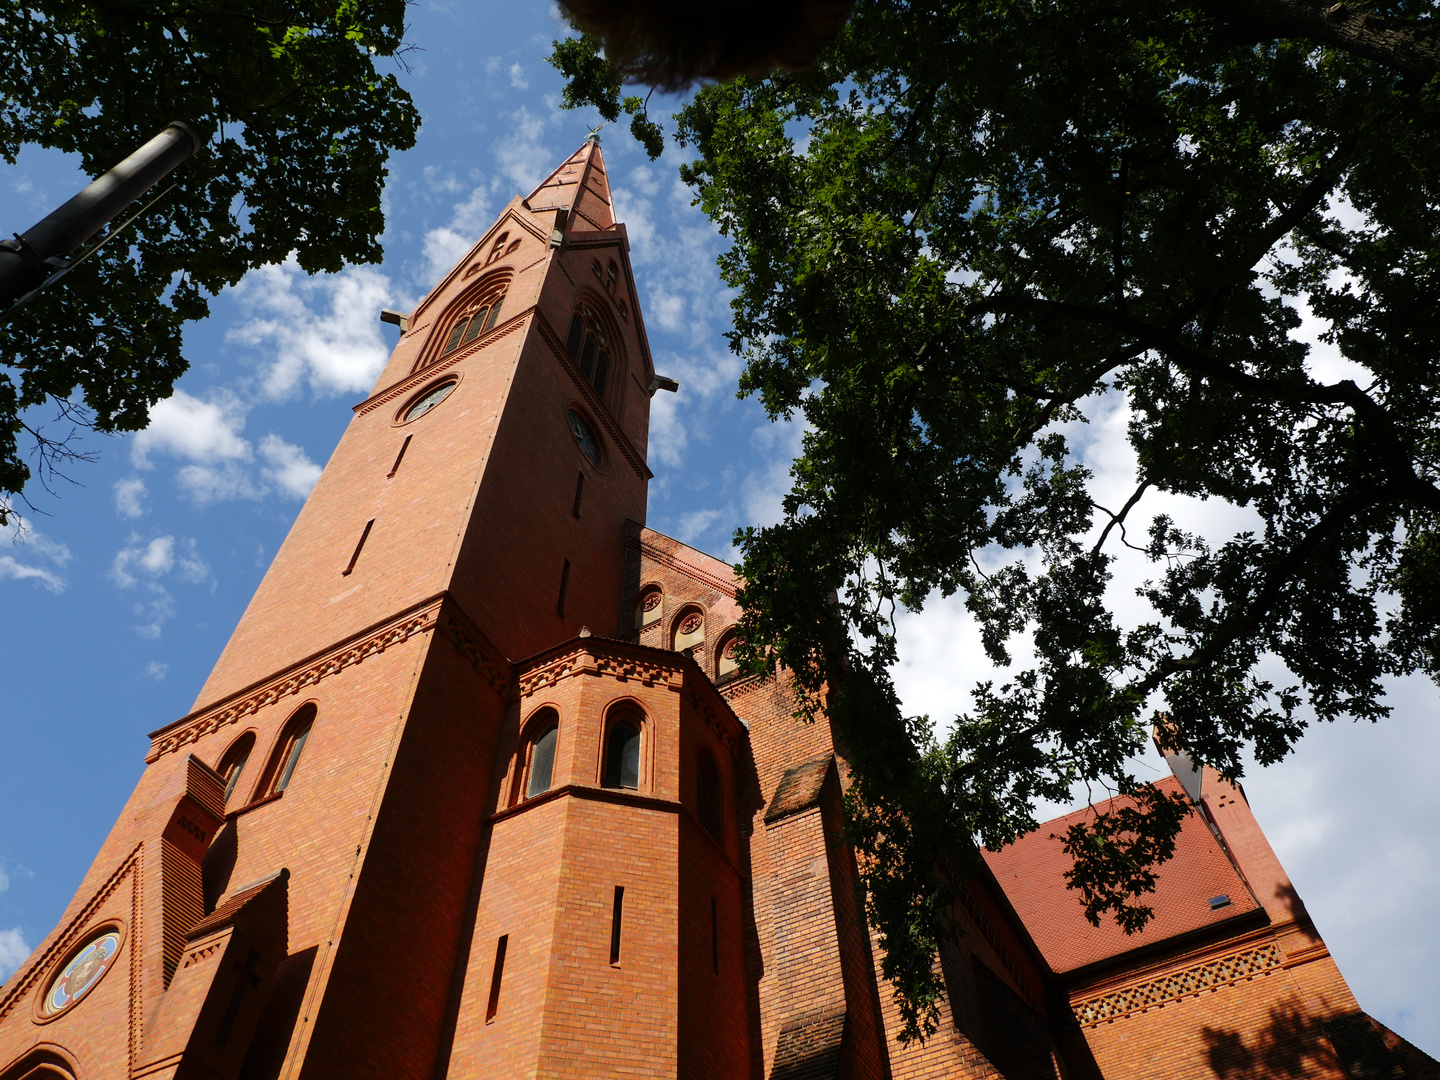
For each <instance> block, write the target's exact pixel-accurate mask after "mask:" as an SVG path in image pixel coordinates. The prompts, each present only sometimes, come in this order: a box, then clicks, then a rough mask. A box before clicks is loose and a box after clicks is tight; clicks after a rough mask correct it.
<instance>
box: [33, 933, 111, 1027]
mask: <svg viewBox="0 0 1440 1080" xmlns="http://www.w3.org/2000/svg"><path fill="white" fill-rule="evenodd" d="M119 951H120V931H119V930H114V929H112V930H106V931H105V932H104V933H103V934H101V935H99V936H98V937H96V938H95V939H93V940H92V941H90V942H88V943H87V944H86V946H85V947H84V948H83V949H81V950H80V951H79V952H78V953H76V954H75V955H74V956H73V957H71V959H70V962H69V963H68V964H66V965H65V968H64V970H63V971H61V972H60V975H59V977H58V978H56V980H55V981H54V982H53V983H51V984H50V989H49V991H48V992H47V993H46V994H45V1012H46V1013H48V1014H50V1015H51V1016H53V1015H55V1014H56V1013H58V1012H61V1011H62V1010H64V1009H68V1008H69V1007H70V1006H71V1005H74V1004H75V1002H77V1001H79V1000H80V999H81V998H82V997H84V996H85V995H86V994H88V993H89V992H90V990H91V988H92V987H94V986H95V984H96V983H98V982H99V981H100V977H101V976H102V975H104V974H105V972H107V971H108V970H110V964H111V962H112V961H113V960H114V959H115V954H116V953H118V952H119Z"/></svg>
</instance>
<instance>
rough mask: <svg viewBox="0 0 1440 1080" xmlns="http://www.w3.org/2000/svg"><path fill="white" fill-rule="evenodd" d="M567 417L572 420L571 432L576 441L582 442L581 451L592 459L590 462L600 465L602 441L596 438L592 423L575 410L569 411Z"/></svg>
mask: <svg viewBox="0 0 1440 1080" xmlns="http://www.w3.org/2000/svg"><path fill="white" fill-rule="evenodd" d="M565 418H566V419H567V420H569V421H570V434H571V435H574V436H575V441H576V442H577V443H579V444H580V449H581V451H582V452H583V453H584V454H585V456H586V457H587V458H589V459H590V464H592V465H599V464H600V442H599V440H598V439H596V438H595V433H594V432H593V431H591V430H590V425H589V424H587V423H585V421H584V420H582V419H581V418H580V416H579V415H578V414H576V413H574V412H567V413H566V414H565Z"/></svg>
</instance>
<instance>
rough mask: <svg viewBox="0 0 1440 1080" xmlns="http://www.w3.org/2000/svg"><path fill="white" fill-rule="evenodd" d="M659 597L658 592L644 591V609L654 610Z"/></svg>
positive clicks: (657, 604) (658, 603)
mask: <svg viewBox="0 0 1440 1080" xmlns="http://www.w3.org/2000/svg"><path fill="white" fill-rule="evenodd" d="M660 599H661V597H660V594H659V593H658V592H651V593H646V594H645V610H646V611H654V610H655V609H656V608H657V607H659V606H660Z"/></svg>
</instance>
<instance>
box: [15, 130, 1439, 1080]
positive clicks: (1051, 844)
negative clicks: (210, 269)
mask: <svg viewBox="0 0 1440 1080" xmlns="http://www.w3.org/2000/svg"><path fill="white" fill-rule="evenodd" d="M384 317H385V318H387V319H388V320H389V321H394V322H397V323H398V324H399V326H400V330H401V338H400V342H399V344H398V345H397V346H396V348H395V351H394V353H393V355H392V356H391V358H390V360H389V362H388V364H387V365H386V367H385V370H384V371H383V372H382V373H381V375H380V377H379V379H378V381H377V383H376V385H375V389H374V391H373V393H372V394H371V395H370V396H369V397H368V398H366V399H365V400H364V401H362V402H360V403H359V404H358V405H356V406H355V409H354V414H355V415H354V418H353V419H352V421H351V423H350V425H349V427H348V429H347V430H346V432H345V434H344V436H343V437H342V439H341V440H340V443H339V445H338V446H337V447H336V449H335V452H334V454H333V455H332V457H331V459H330V461H329V463H328V464H327V466H326V468H325V471H324V473H323V475H322V476H321V478H320V480H319V483H318V484H317V485H316V487H315V489H314V491H313V493H312V494H311V496H310V498H309V500H308V501H307V502H306V504H305V506H304V508H303V509H302V510H301V512H300V514H299V516H298V517H297V518H296V521H295V524H294V526H293V527H292V529H291V531H290V534H289V536H288V537H287V538H286V540H285V543H284V545H283V546H282V547H281V548H280V550H279V552H278V553H277V554H276V557H275V561H274V562H273V564H272V565H271V567H270V569H269V571H268V572H267V573H266V575H265V578H264V580H263V581H262V582H261V584H260V587H259V589H258V590H257V591H256V594H255V596H254V598H253V600H252V601H251V603H250V605H249V607H248V608H247V609H246V611H245V614H244V615H243V617H242V618H241V620H240V623H239V625H238V626H237V627H236V629H235V632H234V634H233V636H232V637H231V639H230V641H229V643H228V644H227V645H226V647H225V650H224V652H223V653H222V654H221V656H220V659H219V661H218V662H217V663H216V665H215V669H214V671H213V672H212V673H211V674H210V677H209V679H208V680H207V681H206V683H205V685H204V687H203V688H202V690H201V691H200V695H199V697H198V698H197V699H196V701H195V705H194V708H193V710H192V711H191V712H190V713H189V715H187V716H185V717H182V718H181V719H179V720H177V721H175V722H174V723H172V724H169V725H167V726H165V727H163V728H161V729H160V730H158V731H156V732H155V733H154V734H153V735H152V737H151V739H152V741H151V747H150V751H149V754H148V756H147V758H146V762H147V767H146V770H145V772H144V774H143V775H142V777H141V779H140V782H139V783H138V785H137V786H136V788H135V791H134V793H133V794H132V795H131V797H130V799H129V801H128V802H127V803H126V805H125V807H124V809H123V811H122V812H121V814H120V817H119V820H118V821H117V822H116V823H115V826H114V828H113V829H112V831H111V833H110V835H109V837H108V838H107V839H106V841H105V843H104V845H103V846H102V848H101V850H100V852H99V854H98V855H97V856H96V859H95V862H94V864H93V865H92V866H91V868H90V870H89V872H88V873H87V874H86V876H85V878H84V880H83V881H82V883H81V885H80V888H79V890H78V892H77V893H76V895H75V898H74V899H73V900H72V901H71V903H70V905H69V907H68V908H67V909H66V911H65V913H64V916H63V917H62V918H61V920H60V923H59V925H58V926H56V928H55V929H54V930H53V931H52V932H51V933H50V935H49V936H48V937H47V938H46V939H45V940H44V941H43V942H42V943H41V944H40V946H39V948H37V949H36V950H35V952H34V954H33V955H32V956H31V957H30V959H29V960H28V961H26V963H25V964H24V965H22V967H21V968H20V969H19V971H17V972H16V973H15V975H14V976H13V977H12V978H11V980H10V981H9V982H8V983H7V984H5V985H4V986H3V987H0V1080H141V1078H156V1080H166V1078H176V1080H180V1078H185V1080H190V1078H194V1080H280V1078H286V1080H290V1078H299V1080H328V1078H331V1077H333V1078H336V1080H342V1078H343V1080H370V1078H374V1080H471V1078H479V1077H485V1078H488V1077H496V1078H506V1080H508V1078H511V1077H514V1078H521V1077H524V1078H530V1077H547V1078H548V1077H586V1078H590V1077H646V1078H652V1077H656V1078H675V1080H762V1078H763V1080H884V1078H886V1077H936V1078H939V1077H945V1078H971V1080H996V1078H999V1080H1061V1078H1062V1077H1063V1078H1074V1080H1079V1078H1082V1077H1083V1078H1087V1080H1099V1078H1102V1077H1104V1078H1113V1080H1122V1078H1124V1080H1130V1078H1134V1080H1140V1078H1147V1080H1148V1078H1149V1077H1153V1076H1160V1075H1164V1076H1174V1077H1187V1078H1190V1077H1193V1078H1195V1080H1206V1078H1213V1077H1214V1076H1217V1075H1232V1074H1233V1075H1240V1071H1236V1070H1243V1068H1244V1067H1247V1066H1245V1062H1246V1061H1250V1060H1252V1059H1254V1060H1261V1059H1262V1058H1263V1055H1264V1054H1271V1053H1272V1051H1274V1053H1283V1054H1287V1055H1290V1057H1288V1058H1286V1059H1285V1060H1295V1061H1302V1060H1303V1061H1304V1062H1305V1066H1304V1067H1305V1070H1306V1075H1308V1076H1315V1077H1326V1078H1330V1080H1346V1078H1347V1077H1348V1078H1350V1080H1354V1078H1356V1077H1359V1076H1362V1075H1363V1076H1382V1075H1383V1076H1399V1075H1404V1073H1403V1072H1396V1071H1394V1070H1393V1069H1391V1071H1384V1069H1390V1066H1391V1065H1395V1063H1394V1061H1392V1060H1391V1058H1390V1057H1387V1056H1386V1055H1389V1054H1391V1052H1392V1048H1393V1047H1400V1043H1403V1040H1399V1042H1395V1041H1394V1040H1396V1039H1398V1037H1396V1036H1394V1035H1393V1033H1389V1032H1385V1031H1384V1030H1383V1029H1381V1028H1380V1027H1379V1026H1378V1025H1375V1024H1374V1023H1373V1022H1372V1021H1370V1020H1369V1018H1368V1017H1366V1016H1365V1015H1364V1014H1363V1013H1361V1012H1359V1010H1358V1006H1357V1005H1356V1004H1355V1001H1354V998H1353V997H1352V996H1351V995H1350V992H1349V989H1348V987H1346V985H1345V983H1344V980H1343V979H1342V978H1341V977H1340V973H1339V970H1338V968H1336V967H1335V964H1334V962H1333V960H1331V959H1330V957H1329V953H1328V951H1327V950H1326V949H1325V946H1324V942H1323V941H1322V940H1321V939H1320V937H1319V934H1318V932H1317V931H1315V929H1314V926H1313V924H1312V923H1311V922H1310V921H1309V918H1308V916H1306V915H1305V913H1304V907H1303V905H1302V904H1300V903H1299V899H1298V896H1296V895H1295V891H1294V888H1293V887H1292V886H1291V885H1290V883H1289V881H1288V879H1287V878H1286V877H1285V874H1284V871H1283V869H1282V868H1281V867H1280V865H1279V862H1278V860H1276V859H1275V857H1274V854H1273V852H1271V851H1270V849H1269V846H1268V844H1266V842H1265V839H1264V837H1263V835H1262V834H1261V833H1260V831H1259V828H1258V826H1256V825H1255V822H1254V818H1253V817H1252V816H1251V815H1250V813H1249V810H1248V806H1247V805H1246V804H1245V802H1244V796H1243V793H1242V792H1240V791H1239V790H1238V788H1235V787H1233V786H1231V785H1229V784H1228V783H1226V782H1225V781H1224V780H1222V779H1221V778H1219V777H1218V776H1216V775H1213V773H1211V772H1205V771H1204V770H1203V769H1202V770H1198V771H1197V770H1195V769H1193V768H1192V769H1190V770H1189V771H1188V772H1186V773H1185V775H1186V776H1187V777H1189V781H1190V782H1191V783H1192V786H1194V792H1193V793H1192V798H1193V799H1195V800H1196V802H1197V811H1196V813H1195V814H1193V815H1191V820H1188V821H1187V825H1186V829H1185V831H1184V832H1183V833H1182V837H1181V842H1180V844H1179V849H1178V852H1177V856H1176V860H1175V863H1174V865H1173V868H1171V869H1164V870H1162V872H1161V876H1160V880H1159V883H1158V885H1157V890H1156V893H1155V894H1154V899H1153V900H1152V901H1151V902H1152V903H1154V904H1155V907H1156V910H1157V913H1158V914H1157V920H1156V923H1155V925H1154V926H1153V927H1152V928H1150V929H1148V930H1146V931H1145V932H1142V933H1141V934H1138V935H1136V936H1135V937H1134V938H1133V939H1132V938H1126V937H1125V936H1124V935H1119V934H1118V932H1115V931H1114V928H1113V927H1109V928H1104V927H1102V928H1099V929H1096V928H1093V927H1090V926H1089V924H1088V923H1086V922H1085V921H1084V920H1083V918H1082V917H1081V915H1080V912H1079V908H1078V903H1079V901H1078V900H1077V899H1076V897H1075V895H1074V894H1073V893H1070V892H1067V890H1066V889H1065V887H1064V881H1063V872H1064V869H1065V868H1066V866H1067V865H1068V864H1067V863H1065V862H1064V861H1063V860H1062V859H1061V856H1060V853H1059V851H1058V848H1057V847H1056V841H1055V832H1056V830H1057V829H1060V831H1063V829H1061V825H1060V823H1057V824H1056V826H1055V827H1054V828H1052V829H1050V830H1048V831H1047V830H1046V829H1045V827H1043V826H1042V828H1041V829H1040V830H1039V831H1038V832H1036V833H1034V834H1032V835H1031V836H1030V837H1027V838H1025V839H1024V840H1022V841H1020V842H1019V843H1017V844H1015V845H1013V846H1012V847H1011V848H1007V849H1006V850H1005V851H1004V852H1001V853H998V854H997V853H987V862H985V863H982V864H981V866H980V867H979V869H978V870H977V871H976V876H975V877H973V878H971V879H967V880H965V881H963V882H959V883H957V890H956V891H957V896H958V900H957V902H956V903H955V905H954V907H953V908H952V909H951V911H950V912H949V913H948V915H949V918H950V920H951V922H952V924H953V925H954V926H955V927H956V929H957V931H958V933H957V934H956V936H955V938H954V940H952V941H948V942H946V943H945V945H944V947H943V949H942V950H941V955H940V956H939V957H938V958H937V969H936V970H937V972H938V973H939V974H940V975H941V976H942V978H943V981H944V984H945V987H946V997H945V1000H944V1001H943V1002H942V1004H941V1016H940V1027H939V1029H938V1030H937V1031H936V1032H935V1033H934V1035H932V1036H931V1038H930V1039H929V1040H928V1041H926V1042H924V1043H920V1042H910V1043H908V1044H902V1043H901V1042H899V1041H898V1039H897V1035H898V1033H899V1032H900V1031H901V1030H902V1025H901V1023H900V1016H899V1011H898V1008H897V1006H896V1003H895V1001H894V998H893V995H892V993H891V987H890V986H889V985H888V983H887V982H886V980H885V978H884V977H883V975H882V974H881V972H880V971H879V969H878V966H877V963H876V959H877V956H878V955H879V953H878V950H877V949H876V948H874V946H873V943H872V941H871V935H870V933H869V932H868V930H867V927H866V922H865V919H864V915H863V912H862V908H861V900H860V899H859V894H858V892H857V889H856V876H857V875H856V862H855V857H854V854H853V853H852V852H851V851H850V849H849V847H848V846H847V844H846V841H845V839H844V815H843V808H842V793H843V791H844V788H845V785H846V782H847V771H846V767H845V762H844V752H843V751H844V748H843V747H839V746H837V745H836V744H835V742H834V738H833V735H832V732H831V730H830V727H829V724H828V723H826V722H824V721H823V720H821V721H820V722H816V723H813V724H804V723H799V722H797V721H796V720H795V718H794V716H793V702H792V699H791V697H790V690H789V685H790V684H789V681H788V676H787V673H785V672H784V671H779V672H777V673H775V677H773V678H765V679H762V678H760V677H758V676H754V675H749V674H745V673H743V672H741V671H740V670H739V669H738V668H737V665H736V662H735V651H734V650H735V641H736V638H735V634H736V627H737V623H738V622H739V618H740V611H739V609H738V607H737V605H736V603H735V595H736V581H735V578H734V576H733V573H732V571H731V568H730V567H729V566H727V565H726V564H724V563H722V562H720V561H719V560H717V559H714V558H711V557H709V556H707V555H705V554H703V553H701V552H699V551H696V550H695V549H693V548H690V547H687V546H686V545H685V544H682V543H680V542H679V541H677V540H674V539H672V538H670V537H666V536H663V535H662V534H660V533H657V532H655V531H653V530H651V529H648V528H646V527H645V526H644V524H643V523H644V519H645V498H646V484H647V482H648V480H649V478H650V472H649V470H648V468H647V467H646V444H647V429H648V421H649V410H650V401H651V396H652V395H653V394H654V393H655V392H656V390H657V389H660V388H668V389H673V388H674V386H675V384H674V383H673V382H671V381H670V380H668V379H664V378H663V377H660V376H657V374H656V372H655V370H654V365H653V363H652V360H651V357H650V352H649V347H648V344H647V342H646V337H645V329H644V323H643V320H642V318H641V314H640V307H639V304H638V302H637V298H636V289H635V282H634V279H633V276H632V274H631V270H630V263H629V248H628V241H627V238H626V233H625V227H624V225H622V224H620V223H618V222H616V221H615V217H614V212H613V207H612V202H611V197H610V187H609V181H608V178H607V176H606V171H605V162H604V159H603V157H602V155H601V152H600V147H599V144H598V142H596V141H595V140H594V139H593V138H592V140H590V141H587V142H586V143H585V144H584V145H583V146H581V147H580V149H579V150H577V151H576V152H575V153H574V154H573V155H572V156H571V157H570V158H569V159H568V160H567V161H565V162H564V163H563V164H562V165H561V166H560V167H559V168H558V169H556V170H555V172H554V173H552V174H551V175H550V176H549V177H548V178H547V179H546V180H545V182H544V183H542V184H541V185H540V186H539V187H538V188H536V189H535V191H533V192H531V193H530V195H529V196H528V197H526V198H519V197H517V198H515V199H514V200H512V201H511V202H510V204H509V205H507V206H506V207H505V209H504V210H503V211H502V212H501V214H500V217H499V219H498V220H497V221H496V222H495V223H494V225H492V226H491V228H490V229H489V231H488V232H486V233H485V235H484V236H482V237H481V238H480V240H479V242H478V243H477V244H476V245H475V246H474V247H473V248H472V249H471V250H470V251H469V252H468V253H467V254H466V255H465V257H464V258H463V259H461V260H460V262H459V263H458V264H457V265H456V266H455V267H454V269H453V270H451V271H450V273H449V274H448V275H446V277H445V278H444V280H442V281H441V282H440V283H439V284H438V285H437V286H436V287H435V288H434V289H433V290H432V291H431V293H430V294H429V295H428V296H427V297H426V298H425V299H424V300H423V301H422V302H421V303H420V304H419V306H417V307H416V309H415V310H414V311H412V312H410V313H409V314H408V315H400V314H397V313H393V312H387V313H385V316H384ZM1202 778H1203V784H1202V783H1201V782H1200V781H1201V779H1202ZM1187 790H1189V789H1187ZM1084 812H1086V811H1082V813H1084ZM1276 1016H1280V1017H1281V1019H1282V1020H1284V1021H1285V1022H1284V1024H1283V1025H1280V1026H1279V1027H1277V1026H1276V1024H1272V1023H1270V1021H1269V1019H1267V1018H1270V1017H1276ZM1267 1024H1269V1027H1267V1026H1266V1025H1267ZM1217 1031H1218V1032H1220V1033H1221V1034H1222V1035H1223V1036H1224V1041H1223V1042H1220V1043H1216V1042H1215V1041H1214V1038H1213V1036H1214V1033H1215V1032H1217ZM1267 1040H1268V1041H1267ZM1252 1046H1253V1047H1255V1048H1257V1049H1255V1050H1254V1053H1251V1050H1250V1047H1252ZM1405 1047H1408V1044H1405V1046H1404V1047H1400V1050H1405ZM1277 1048H1278V1049H1277ZM1409 1050H1414V1048H1413V1047H1410V1048H1409ZM1405 1052H1406V1053H1408V1052H1409V1051H1408V1050H1406V1051H1405ZM1247 1053H1249V1054H1251V1057H1250V1058H1246V1057H1245V1056H1244V1055H1245V1054H1247ZM1396 1053H1399V1050H1397V1051H1396ZM1417 1053H1418V1051H1417ZM1227 1054H1229V1055H1231V1056H1230V1057H1226V1056H1225V1055H1227ZM1256 1054H1261V1055H1262V1058H1256V1057H1255V1055H1256ZM1217 1055H1218V1056H1217ZM1237 1055H1238V1056H1237ZM1422 1056H1423V1055H1422ZM1232 1058H1233V1061H1232V1060H1231V1059H1232ZM1263 1060H1269V1058H1263ZM1405 1060H1406V1062H1407V1064H1406V1068H1409V1067H1410V1065H1409V1064H1408V1062H1409V1060H1410V1059H1408V1058H1407V1059H1405ZM1416 1060H1417V1061H1418V1060H1419V1059H1418V1058H1417V1059H1416ZM1427 1060H1428V1059H1427ZM1217 1062H1218V1063H1219V1065H1217V1064H1216V1063H1217ZM1232 1064H1233V1065H1234V1066H1235V1068H1234V1069H1233V1070H1231V1071H1230V1072H1226V1071H1224V1070H1225V1069H1230V1068H1231V1065H1232ZM1422 1064H1423V1063H1422ZM1431 1064H1433V1062H1432V1063H1431ZM1221 1066H1223V1067H1224V1068H1223V1069H1222V1068H1221ZM1382 1067H1383V1068H1382ZM1426 1067H1427V1068H1428V1066H1426ZM1398 1068H1399V1066H1398V1065H1395V1069H1398ZM1437 1068H1440V1066H1437ZM1367 1070H1368V1071H1367ZM1377 1070H1378V1071H1377ZM1247 1075H1248V1074H1247ZM1297 1075H1298V1074H1297ZM1414 1075H1431V1074H1429V1073H1422V1072H1415V1073H1414Z"/></svg>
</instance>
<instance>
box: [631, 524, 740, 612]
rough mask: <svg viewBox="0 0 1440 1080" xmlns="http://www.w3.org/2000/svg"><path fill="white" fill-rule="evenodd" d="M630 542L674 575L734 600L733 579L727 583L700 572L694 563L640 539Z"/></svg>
mask: <svg viewBox="0 0 1440 1080" xmlns="http://www.w3.org/2000/svg"><path fill="white" fill-rule="evenodd" d="M631 542H632V543H635V544H638V545H639V547H640V553H641V555H643V556H645V557H647V558H650V559H654V560H655V561H656V562H658V563H659V564H660V565H661V566H665V567H668V568H669V569H671V570H674V571H675V572H676V573H680V574H684V575H685V576H686V577H688V578H690V579H691V580H692V581H695V582H697V583H698V584H701V585H707V586H709V587H710V588H712V589H714V590H715V591H716V592H718V593H722V594H724V595H725V596H728V597H729V598H730V599H731V600H734V599H735V581H734V579H733V578H731V579H730V580H728V581H727V580H726V579H724V578H721V577H719V576H718V575H716V574H712V573H709V572H708V571H705V570H701V569H700V568H699V567H698V566H696V565H695V564H694V563H688V562H685V561H684V560H683V559H677V558H676V557H675V556H674V555H672V554H670V552H668V551H666V550H665V549H664V548H661V547H656V546H655V545H654V544H650V543H647V542H646V541H645V540H644V539H642V538H641V537H638V536H637V537H634V538H632V541H631Z"/></svg>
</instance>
